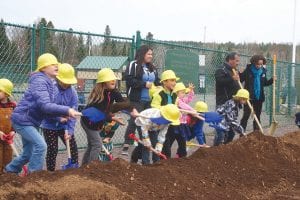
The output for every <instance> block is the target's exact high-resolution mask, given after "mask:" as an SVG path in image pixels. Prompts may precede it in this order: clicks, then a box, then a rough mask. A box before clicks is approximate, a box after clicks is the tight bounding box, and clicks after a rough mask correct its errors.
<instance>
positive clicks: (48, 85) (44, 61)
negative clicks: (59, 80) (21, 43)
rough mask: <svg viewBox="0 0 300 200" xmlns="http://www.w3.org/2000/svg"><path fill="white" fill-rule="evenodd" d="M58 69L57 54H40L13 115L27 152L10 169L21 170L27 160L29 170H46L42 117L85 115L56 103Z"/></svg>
mask: <svg viewBox="0 0 300 200" xmlns="http://www.w3.org/2000/svg"><path fill="white" fill-rule="evenodd" d="M57 73H58V61H57V59H56V57H55V56H54V55H52V54H49V53H46V54H43V55H41V56H40V57H39V58H38V67H37V70H36V72H35V73H33V74H32V75H31V77H30V79H29V83H28V88H27V90H26V91H25V93H24V95H23V98H22V99H21V101H20V102H19V104H18V105H17V107H16V108H15V110H14V112H13V114H12V116H11V120H12V125H13V127H14V130H15V131H16V132H17V133H18V134H20V136H21V138H22V143H23V152H22V154H21V155H20V156H18V157H16V158H15V159H14V160H13V161H12V162H10V163H9V164H8V165H7V166H6V167H5V171H6V172H10V173H19V172H21V170H22V167H23V166H24V165H25V164H26V163H28V172H29V173H30V172H34V171H39V170H42V169H43V163H44V159H45V154H46V147H47V145H46V142H45V140H44V138H43V137H42V136H41V134H40V133H39V131H38V128H39V126H40V125H41V122H42V120H43V119H44V118H46V117H49V116H52V117H58V116H69V117H73V118H75V117H76V116H79V115H81V113H79V112H77V111H76V110H75V109H73V108H70V107H68V106H62V105H57V104H56V103H54V101H55V94H56V92H57V87H56V86H55V85H54V83H53V81H54V78H55V77H56V76H57Z"/></svg>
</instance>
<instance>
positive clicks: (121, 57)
mask: <svg viewBox="0 0 300 200" xmlns="http://www.w3.org/2000/svg"><path fill="white" fill-rule="evenodd" d="M143 44H147V45H149V46H151V47H152V48H153V50H154V64H155V65H156V66H157V67H158V69H159V72H162V71H163V70H165V69H173V70H174V71H175V72H176V73H177V75H178V76H179V77H180V78H181V81H183V82H185V83H188V82H193V83H194V84H195V86H196V87H197V90H196V92H197V95H196V97H195V100H194V102H195V101H197V100H204V101H205V102H206V103H208V105H209V109H210V110H214V109H215V78H214V73H215V70H216V69H217V68H218V67H220V66H221V65H222V63H223V62H224V60H225V56H226V54H227V53H228V52H226V51H222V50H217V49H208V48H204V47H203V44H201V43H192V44H186V43H182V42H166V41H159V40H153V39H151V40H147V39H142V38H141V35H140V32H137V33H136V36H133V37H129V38H128V37H118V36H111V35H103V34H94V33H89V32H78V31H74V30H72V29H69V30H60V29H54V28H48V27H45V26H43V25H38V26H36V25H33V26H21V25H16V24H10V23H4V22H1V23H0V78H8V79H10V80H11V81H12V82H13V83H14V85H15V87H14V99H15V100H16V101H19V100H20V98H21V96H22V95H23V93H24V91H25V89H26V88H27V82H28V78H29V75H30V73H31V72H32V71H34V70H35V68H36V60H37V58H38V56H39V55H41V54H42V53H45V52H50V53H52V54H54V55H56V56H57V58H58V59H59V61H60V62H66V63H70V64H71V65H73V66H74V67H75V68H76V75H77V78H78V84H77V85H76V86H74V87H76V89H77V92H78V96H79V103H80V106H79V108H80V109H82V108H83V107H84V105H85V104H86V100H87V97H88V95H89V92H90V91H91V89H92V87H93V86H94V84H95V79H96V76H97V72H98V71H99V70H100V69H101V68H104V67H110V68H112V69H113V70H114V71H115V73H116V75H117V76H119V78H121V79H122V75H123V72H124V69H125V66H126V65H127V64H128V62H130V61H131V60H133V58H134V53H135V50H136V49H137V48H139V47H140V46H141V45H143ZM250 57H251V56H250V55H241V64H240V66H246V64H247V63H249V60H250ZM242 68H243V67H241V70H242ZM267 69H268V77H271V76H272V60H271V59H268V64H267ZM276 73H277V77H278V81H277V83H276V91H277V94H276V102H277V104H276V118H277V120H278V121H279V128H278V129H277V132H276V134H280V132H289V131H293V130H296V126H295V125H294V118H293V116H294V113H295V112H297V111H298V112H299V111H300V108H299V104H300V103H299V101H300V98H299V95H300V91H299V88H300V65H292V63H288V62H281V61H279V62H277V71H276ZM292 77H294V78H292ZM118 88H119V89H120V90H121V91H123V92H124V91H125V82H124V81H119V82H118ZM266 97H267V98H266V102H265V104H264V107H263V113H262V125H263V127H264V128H268V127H269V125H270V123H271V120H272V118H271V116H272V100H271V99H272V87H269V88H267V89H266ZM192 105H193V103H192ZM241 113H242V112H241ZM122 117H124V118H125V120H128V119H129V117H128V116H126V115H124V114H122ZM251 123H252V120H249V125H248V129H249V130H248V131H251V129H252V125H251ZM125 129H126V125H125V126H122V127H120V128H119V129H118V131H117V133H116V134H115V136H114V138H113V142H114V143H115V144H122V143H123V141H124V132H125ZM205 131H206V132H211V131H212V130H211V129H210V128H209V127H205ZM75 136H76V141H77V144H78V146H79V148H84V147H86V136H85V133H84V131H83V130H82V128H81V126H80V124H79V123H77V124H76V135H75ZM16 144H17V146H18V148H19V149H20V148H21V142H20V139H19V138H17V140H16ZM60 148H64V147H63V145H62V143H60Z"/></svg>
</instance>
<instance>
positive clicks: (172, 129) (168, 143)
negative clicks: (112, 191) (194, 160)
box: [162, 125, 187, 158]
mask: <svg viewBox="0 0 300 200" xmlns="http://www.w3.org/2000/svg"><path fill="white" fill-rule="evenodd" d="M175 140H176V141H177V144H178V149H177V155H178V156H179V158H181V157H186V155H187V152H186V139H185V137H184V136H183V134H182V132H181V129H180V126H173V125H170V126H169V128H168V132H167V134H166V140H165V142H164V146H163V150H162V153H163V154H165V155H166V156H167V158H171V154H172V145H173V143H174V141H175Z"/></svg>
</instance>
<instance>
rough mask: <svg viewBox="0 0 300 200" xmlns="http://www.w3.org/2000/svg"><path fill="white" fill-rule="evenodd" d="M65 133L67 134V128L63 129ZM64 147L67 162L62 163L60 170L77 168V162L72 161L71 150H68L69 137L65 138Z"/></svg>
mask: <svg viewBox="0 0 300 200" xmlns="http://www.w3.org/2000/svg"><path fill="white" fill-rule="evenodd" d="M65 134H68V130H65ZM66 147H67V153H68V164H66V165H62V166H61V167H62V170H66V169H69V168H78V163H72V159H71V150H70V139H66Z"/></svg>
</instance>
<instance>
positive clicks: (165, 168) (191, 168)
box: [0, 132, 300, 199]
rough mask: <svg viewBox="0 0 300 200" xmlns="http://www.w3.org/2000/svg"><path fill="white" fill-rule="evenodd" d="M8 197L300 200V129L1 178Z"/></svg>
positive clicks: (0, 188) (1, 194) (1, 189)
mask: <svg viewBox="0 0 300 200" xmlns="http://www.w3.org/2000/svg"><path fill="white" fill-rule="evenodd" d="M0 198H3V199H131V198H132V199H300V132H295V133H290V134H287V135H285V136H283V137H281V138H276V137H269V136H264V135H261V134H258V133H252V134H250V135H248V136H247V137H243V138H241V139H238V140H236V141H234V142H232V143H231V144H228V145H223V146H220V147H213V148H209V149H199V150H198V151H196V152H195V153H194V154H193V155H192V156H190V157H188V158H183V159H169V160H166V161H162V162H160V163H158V164H154V165H150V166H140V165H132V164H129V163H127V162H126V161H124V160H121V159H117V160H115V161H113V162H112V163H108V164H103V163H100V162H93V163H91V164H89V165H87V166H83V167H81V168H80V169H70V170H66V171H57V172H54V173H49V172H38V173H33V174H31V175H30V176H28V177H26V178H20V177H16V176H14V175H10V174H4V175H1V176H0Z"/></svg>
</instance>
